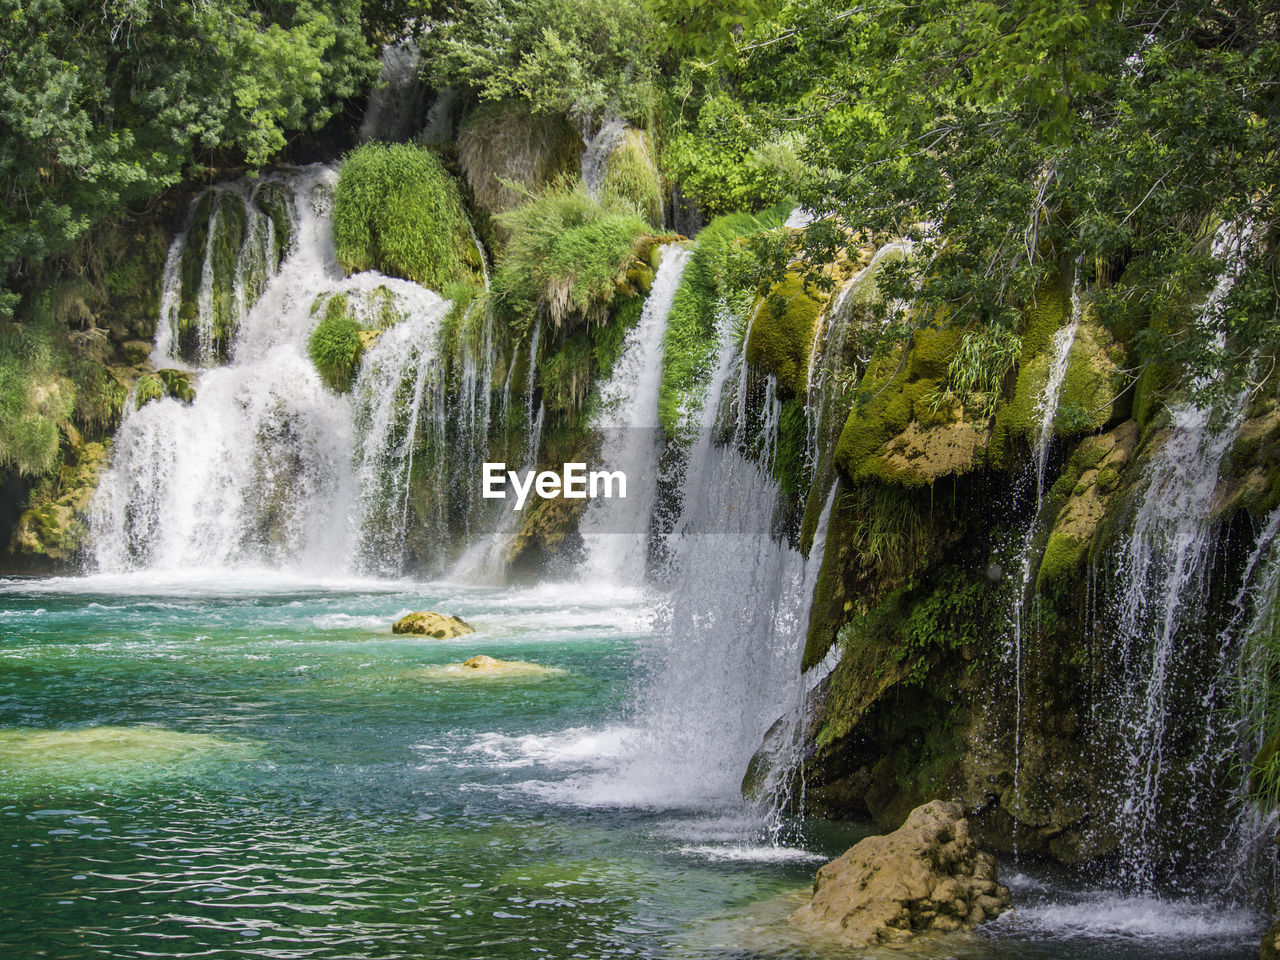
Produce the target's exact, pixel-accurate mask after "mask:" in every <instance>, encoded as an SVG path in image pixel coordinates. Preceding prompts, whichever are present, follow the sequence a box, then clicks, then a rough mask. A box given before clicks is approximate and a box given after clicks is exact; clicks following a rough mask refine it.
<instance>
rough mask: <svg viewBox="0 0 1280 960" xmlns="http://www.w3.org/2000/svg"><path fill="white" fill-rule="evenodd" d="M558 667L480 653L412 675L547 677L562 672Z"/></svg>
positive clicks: (439, 677)
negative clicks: (496, 657) (503, 658)
mask: <svg viewBox="0 0 1280 960" xmlns="http://www.w3.org/2000/svg"><path fill="white" fill-rule="evenodd" d="M564 672H565V671H563V670H561V669H560V668H559V667H544V666H542V664H540V663H529V662H528V661H525V660H497V659H495V658H494V657H490V656H486V655H485V654H480V655H479V656H475V657H471V658H470V659H467V660H464V661H462V663H443V664H439V665H438V666H432V667H423V668H421V669H420V670H414V671H413V675H414V676H416V677H420V678H422V679H426V680H476V679H498V678H508V679H510V678H515V677H547V676H556V675H558V674H562V673H564Z"/></svg>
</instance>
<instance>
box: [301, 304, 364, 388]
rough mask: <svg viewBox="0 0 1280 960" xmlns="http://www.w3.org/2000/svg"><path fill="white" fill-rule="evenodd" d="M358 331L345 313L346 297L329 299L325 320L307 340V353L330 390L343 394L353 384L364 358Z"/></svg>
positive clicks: (321, 321) (357, 324)
mask: <svg viewBox="0 0 1280 960" xmlns="http://www.w3.org/2000/svg"><path fill="white" fill-rule="evenodd" d="M360 331H361V326H360V324H359V323H357V322H356V321H355V320H354V319H353V318H352V317H351V316H350V315H349V314H348V313H347V301H346V298H345V297H343V296H341V295H338V296H334V297H331V298H329V300H328V302H327V303H326V305H325V313H324V317H323V318H322V319H321V320H320V322H319V323H318V324H317V325H316V328H315V329H314V330H313V331H311V336H310V337H309V338H308V340H307V354H308V355H309V356H310V357H311V362H312V363H314V364H315V367H316V372H317V373H319V374H320V379H321V380H322V381H323V382H324V384H325V386H327V387H328V388H329V389H330V390H333V391H335V392H337V393H346V392H347V391H348V390H350V389H351V385H352V384H353V383H354V382H355V379H356V373H357V372H358V371H359V369H360V359H361V357H362V356H363V355H364V341H363V340H362V339H361V337H360Z"/></svg>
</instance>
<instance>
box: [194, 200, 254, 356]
mask: <svg viewBox="0 0 1280 960" xmlns="http://www.w3.org/2000/svg"><path fill="white" fill-rule="evenodd" d="M244 241H245V211H244V200H243V198H242V197H241V196H240V194H239V193H237V192H235V191H233V190H224V189H213V190H209V191H207V192H206V193H205V194H204V196H202V197H201V198H200V200H199V201H197V203H196V206H195V209H194V210H193V211H192V214H191V224H190V227H189V228H188V231H187V241H186V246H185V247H184V248H183V250H182V258H181V261H180V263H179V270H180V275H181V281H182V283H181V288H182V294H181V297H180V299H179V303H178V347H179V350H180V352H181V353H182V355H183V356H184V357H187V358H189V359H195V358H196V356H197V355H198V353H199V351H200V349H201V348H202V344H201V336H202V334H201V331H200V326H201V323H202V321H201V291H202V289H203V285H204V274H205V264H206V260H207V261H208V265H209V272H210V277H211V280H210V291H209V300H208V308H209V311H210V313H209V316H207V317H205V318H204V320H203V323H204V324H205V325H206V326H207V332H206V334H205V335H206V336H207V337H208V347H209V349H210V350H211V352H212V355H213V356H214V357H216V358H218V359H222V360H225V359H226V358H227V354H228V350H229V349H230V346H231V341H232V340H233V339H234V337H235V334H236V326H237V324H238V322H239V297H238V293H237V289H236V284H237V276H236V264H237V263H238V262H239V259H240V250H241V248H242V247H243V246H244Z"/></svg>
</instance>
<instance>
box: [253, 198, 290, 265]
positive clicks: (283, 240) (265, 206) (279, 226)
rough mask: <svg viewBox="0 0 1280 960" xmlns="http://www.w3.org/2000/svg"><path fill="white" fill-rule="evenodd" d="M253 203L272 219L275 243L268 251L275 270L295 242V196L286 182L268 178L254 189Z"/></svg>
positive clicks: (272, 233)
mask: <svg viewBox="0 0 1280 960" xmlns="http://www.w3.org/2000/svg"><path fill="white" fill-rule="evenodd" d="M253 204H254V206H256V207H257V208H258V209H259V210H260V211H262V213H263V214H265V215H266V217H267V219H268V220H270V221H271V227H272V231H271V235H272V241H273V243H272V248H271V249H270V250H269V251H267V253H268V255H269V256H270V257H271V258H272V263H271V270H272V271H273V272H274V271H275V270H277V269H279V267H280V262H281V261H282V260H283V259H284V258H285V255H286V254H287V253H288V252H289V247H290V246H291V245H292V244H293V197H292V194H291V193H290V192H289V190H288V189H286V188H285V186H284V184H282V183H278V182H276V181H274V180H268V181H266V182H265V183H262V184H260V185H259V186H258V188H257V189H256V190H254V192H253Z"/></svg>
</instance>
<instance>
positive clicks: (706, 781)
mask: <svg viewBox="0 0 1280 960" xmlns="http://www.w3.org/2000/svg"><path fill="white" fill-rule="evenodd" d="M734 326H735V321H734V318H733V316H732V314H731V313H730V312H729V311H727V310H724V311H722V312H721V317H720V322H719V324H718V329H717V340H718V343H719V351H718V360H717V365H716V368H715V373H714V375H713V376H712V379H711V382H710V384H709V387H708V390H707V395H706V400H705V403H704V405H703V408H702V411H701V415H700V422H699V430H698V434H697V436H696V439H694V440H693V443H692V448H691V449H690V450H689V453H688V458H687V466H686V469H685V473H684V477H683V480H682V483H681V505H680V508H679V509H680V513H679V518H678V519H677V521H676V522H675V525H674V528H673V529H672V531H671V533H669V534H668V535H667V537H666V542H665V544H664V546H665V556H666V557H667V565H668V569H667V571H666V576H665V578H664V580H665V582H666V583H668V584H670V589H669V591H668V592H667V593H666V594H665V595H664V596H663V598H662V600H661V601H660V606H659V610H658V613H657V616H656V623H655V632H654V638H653V641H652V645H651V647H650V649H649V650H648V651H647V653H645V654H644V655H643V658H644V661H645V665H646V666H647V668H648V669H647V670H646V680H645V681H644V682H643V685H642V687H641V688H640V689H639V690H638V691H637V694H636V699H635V702H634V704H633V708H632V709H633V717H632V719H633V721H634V725H633V726H632V727H631V728H629V729H628V731H627V732H626V736H625V738H624V739H625V743H624V745H623V750H622V751H621V756H620V757H619V758H618V759H617V761H616V762H615V763H614V764H613V765H612V766H611V767H610V769H608V770H607V771H604V772H603V773H601V774H598V775H588V776H584V777H580V778H576V779H575V780H572V781H570V782H569V783H567V784H561V785H559V786H558V787H557V791H558V792H559V794H560V795H562V796H563V795H564V791H565V789H566V787H567V788H568V790H569V791H571V794H570V795H571V796H572V797H573V798H574V799H576V800H578V801H580V802H586V803H593V804H627V805H645V806H658V807H695V808H704V807H707V806H711V807H730V808H740V804H741V793H740V789H741V783H742V777H743V774H744V772H745V771H746V770H747V766H748V763H749V761H750V760H751V757H752V755H753V754H754V753H755V751H756V750H757V748H758V747H759V746H760V744H761V742H762V740H763V738H764V735H765V733H766V732H767V731H768V729H769V728H770V726H771V725H772V724H773V723H774V721H775V720H777V718H778V717H780V716H783V715H784V714H787V713H788V712H789V710H790V709H791V707H792V705H793V704H795V703H796V700H797V696H798V690H799V687H800V684H801V683H802V682H803V681H802V678H801V674H800V654H801V647H802V644H803V636H804V628H805V626H806V622H807V617H808V609H809V603H810V600H811V596H810V594H811V591H810V590H807V589H806V582H807V578H808V576H809V575H810V574H811V573H812V567H811V566H809V567H807V566H806V562H805V558H804V556H803V555H802V554H801V553H800V551H798V550H796V549H794V548H793V547H791V546H790V545H789V542H788V539H787V538H786V537H785V536H782V537H779V536H776V535H775V532H774V529H773V527H774V517H775V514H776V513H777V511H778V507H779V505H780V501H781V499H782V498H781V495H780V491H779V487H778V484H777V482H776V481H775V480H774V479H773V477H771V476H770V475H769V473H768V471H767V470H766V469H764V468H763V467H762V466H761V465H760V463H759V462H758V459H757V458H756V457H754V456H751V455H749V454H748V452H747V450H748V447H749V446H750V447H751V448H753V449H768V448H769V447H770V446H772V445H773V441H771V440H770V438H768V437H764V436H757V435H747V434H745V433H742V432H740V431H738V430H737V429H736V428H735V424H736V422H737V417H738V409H739V408H740V407H741V406H742V405H743V404H744V403H745V402H746V399H747V398H746V397H745V396H744V395H743V393H742V392H741V391H740V389H739V386H738V385H739V382H740V376H739V373H740V371H741V367H742V364H744V363H745V350H744V347H742V346H739V345H737V344H736V343H735V338H734V336H733V328H734Z"/></svg>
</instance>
